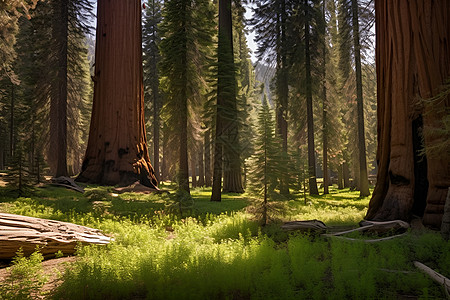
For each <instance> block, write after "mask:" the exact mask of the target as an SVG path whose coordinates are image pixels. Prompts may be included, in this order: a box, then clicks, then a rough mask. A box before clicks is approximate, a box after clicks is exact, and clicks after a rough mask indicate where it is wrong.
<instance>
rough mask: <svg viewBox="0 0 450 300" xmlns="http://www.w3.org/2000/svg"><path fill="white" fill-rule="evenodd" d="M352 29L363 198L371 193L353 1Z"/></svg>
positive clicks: (357, 36)
mask: <svg viewBox="0 0 450 300" xmlns="http://www.w3.org/2000/svg"><path fill="white" fill-rule="evenodd" d="M352 12H353V13H352V27H353V48H354V51H355V69H356V102H357V113H358V155H359V184H358V186H359V193H360V196H361V197H367V196H369V195H370V192H369V178H368V175H367V162H366V138H365V132H364V106H363V90H362V73H361V45H360V42H359V21H358V20H359V18H358V1H357V0H352Z"/></svg>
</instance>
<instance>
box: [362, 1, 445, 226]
mask: <svg viewBox="0 0 450 300" xmlns="http://www.w3.org/2000/svg"><path fill="white" fill-rule="evenodd" d="M375 5H376V6H375V11H376V34H377V35H376V36H377V47H376V62H377V80H378V95H377V96H378V150H377V160H378V167H379V169H378V175H377V185H376V187H375V190H374V193H373V197H372V199H371V201H370V204H369V210H368V212H367V215H366V219H372V220H392V219H403V220H408V219H410V217H411V215H412V214H413V213H414V214H418V215H423V222H424V223H425V224H427V225H431V226H434V227H439V226H440V224H441V219H442V213H443V210H444V203H445V197H446V194H447V187H448V186H449V185H450V166H449V158H448V153H447V151H448V149H445V148H444V149H443V151H442V153H439V154H438V155H433V156H428V157H426V158H424V157H419V156H418V155H417V152H416V151H414V150H415V149H420V148H421V145H420V143H421V140H422V139H421V138H420V134H421V132H422V127H423V129H424V130H423V133H424V141H425V145H424V146H425V148H429V147H431V146H435V145H436V144H437V143H439V142H442V141H440V140H439V139H440V138H441V139H442V135H441V136H432V135H430V134H429V133H428V132H429V131H428V130H427V128H433V127H434V128H439V127H441V128H442V127H443V124H442V123H441V122H442V121H441V120H442V118H443V117H444V116H445V115H446V112H448V108H449V106H450V103H449V102H450V99H449V96H448V95H447V96H446V97H444V98H443V99H442V101H441V103H440V104H439V105H440V106H444V109H442V110H437V109H435V107H433V106H434V105H432V104H431V105H428V104H426V103H425V105H423V103H424V101H420V100H419V99H429V98H430V97H433V96H436V95H438V94H439V93H440V91H441V87H442V85H443V84H444V83H445V81H446V80H448V78H449V75H450V72H449V71H450V56H449V51H450V20H449V18H450V2H449V1H447V0H439V1H438V0H434V1H431V0H409V1H407V0H377V1H376V2H375ZM425 102H426V101H425ZM422 120H423V122H422ZM425 159H426V163H424V160H425ZM427 183H428V184H427ZM425 205H426V207H425Z"/></svg>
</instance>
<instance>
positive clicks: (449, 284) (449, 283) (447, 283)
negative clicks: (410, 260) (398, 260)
mask: <svg viewBox="0 0 450 300" xmlns="http://www.w3.org/2000/svg"><path fill="white" fill-rule="evenodd" d="M414 265H415V266H416V268H418V269H419V270H421V271H422V272H424V273H425V274H427V275H428V276H430V277H431V279H433V280H434V281H435V282H437V283H439V284H440V285H442V286H443V287H444V289H445V294H446V295H447V298H448V299H450V297H449V294H450V279H448V278H447V277H445V276H444V275H442V274H439V273H438V272H436V271H435V270H433V269H431V268H430V267H428V266H426V265H424V264H423V263H421V262H418V261H414Z"/></svg>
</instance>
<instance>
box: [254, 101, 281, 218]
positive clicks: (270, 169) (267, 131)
mask: <svg viewBox="0 0 450 300" xmlns="http://www.w3.org/2000/svg"><path fill="white" fill-rule="evenodd" d="M273 119H274V118H273V114H272V112H271V110H270V107H269V105H268V103H267V98H266V96H265V95H264V99H263V103H262V106H261V108H260V109H259V111H258V124H257V130H256V137H255V153H254V155H253V156H252V157H251V158H250V161H251V164H250V169H251V170H250V173H249V179H250V180H249V186H250V191H251V192H252V193H253V194H255V195H257V196H261V197H263V202H262V205H261V206H262V207H261V214H262V223H263V224H264V225H265V224H267V222H268V219H269V217H270V216H269V215H268V208H269V203H268V201H269V199H270V198H273V197H274V196H275V195H276V192H275V188H276V187H278V186H279V180H280V179H279V178H280V173H286V170H283V167H285V166H286V165H285V164H284V162H283V161H282V158H283V154H282V153H280V151H279V149H278V147H279V143H280V138H279V135H278V134H277V133H276V132H275V127H276V126H275V122H274V120H273Z"/></svg>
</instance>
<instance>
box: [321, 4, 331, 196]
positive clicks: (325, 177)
mask: <svg viewBox="0 0 450 300" xmlns="http://www.w3.org/2000/svg"><path fill="white" fill-rule="evenodd" d="M326 2H327V1H326V0H323V1H322V15H323V23H322V28H321V34H322V37H323V49H322V64H323V65H322V70H323V74H322V97H323V98H322V101H323V103H322V148H323V149H322V151H323V155H322V164H323V193H324V194H328V193H329V191H328V186H329V180H330V177H329V176H328V118H327V110H328V101H327V85H326V82H327V66H326V61H327V36H326V31H327V22H326V19H325V9H326Z"/></svg>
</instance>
